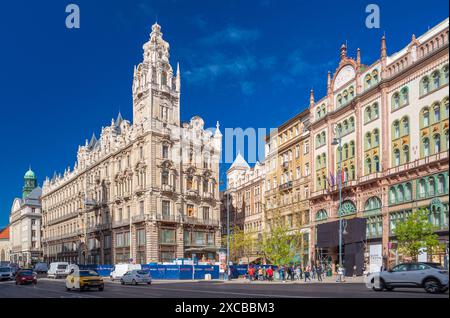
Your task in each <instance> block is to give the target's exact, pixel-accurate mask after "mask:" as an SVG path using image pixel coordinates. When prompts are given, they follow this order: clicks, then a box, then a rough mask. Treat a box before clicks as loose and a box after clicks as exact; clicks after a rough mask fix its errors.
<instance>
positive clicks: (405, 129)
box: [402, 117, 409, 136]
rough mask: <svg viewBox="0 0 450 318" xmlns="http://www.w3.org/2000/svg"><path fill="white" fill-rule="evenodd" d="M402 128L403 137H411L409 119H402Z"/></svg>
mask: <svg viewBox="0 0 450 318" xmlns="http://www.w3.org/2000/svg"><path fill="white" fill-rule="evenodd" d="M402 128H403V133H402V136H405V135H409V120H408V117H403V119H402Z"/></svg>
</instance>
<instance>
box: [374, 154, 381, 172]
mask: <svg viewBox="0 0 450 318" xmlns="http://www.w3.org/2000/svg"><path fill="white" fill-rule="evenodd" d="M373 162H374V165H375V171H376V172H380V171H381V169H380V158H379V157H378V156H375V157H374V158H373Z"/></svg>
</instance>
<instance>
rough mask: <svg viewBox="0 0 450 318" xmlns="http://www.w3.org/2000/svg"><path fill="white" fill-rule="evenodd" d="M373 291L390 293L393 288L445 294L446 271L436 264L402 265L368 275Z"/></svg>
mask: <svg viewBox="0 0 450 318" xmlns="http://www.w3.org/2000/svg"><path fill="white" fill-rule="evenodd" d="M369 279H370V283H371V284H372V288H373V290H376V291H382V290H384V289H386V290H388V291H391V290H393V289H394V288H397V287H401V288H405V287H411V288H424V289H425V291H426V292H427V293H432V294H437V293H445V292H446V291H447V290H448V280H449V277H448V271H447V270H444V269H443V268H442V267H441V265H440V264H436V263H421V262H419V263H403V264H399V265H397V266H395V267H393V268H392V269H390V270H388V271H382V272H380V273H372V274H370V275H369Z"/></svg>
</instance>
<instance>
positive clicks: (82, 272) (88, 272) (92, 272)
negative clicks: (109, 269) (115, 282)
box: [80, 271, 98, 277]
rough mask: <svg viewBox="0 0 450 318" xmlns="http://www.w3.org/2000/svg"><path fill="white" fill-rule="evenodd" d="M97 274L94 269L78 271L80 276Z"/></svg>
mask: <svg viewBox="0 0 450 318" xmlns="http://www.w3.org/2000/svg"><path fill="white" fill-rule="evenodd" d="M91 276H98V274H97V273H96V272H94V271H80V277H91Z"/></svg>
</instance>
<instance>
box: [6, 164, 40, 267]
mask: <svg viewBox="0 0 450 318" xmlns="http://www.w3.org/2000/svg"><path fill="white" fill-rule="evenodd" d="M41 194H42V189H41V188H40V187H38V184H37V178H36V175H35V173H34V172H33V171H32V170H31V169H29V170H28V171H27V173H25V176H24V187H23V191H22V198H16V199H14V202H13V205H12V207H11V213H10V216H9V231H10V242H9V244H10V247H11V251H10V259H11V262H13V263H16V264H19V265H20V266H23V267H27V266H30V265H34V264H35V263H37V262H39V261H40V260H42V246H41V221H42V211H41V210H42V208H41V202H40V197H41Z"/></svg>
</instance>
